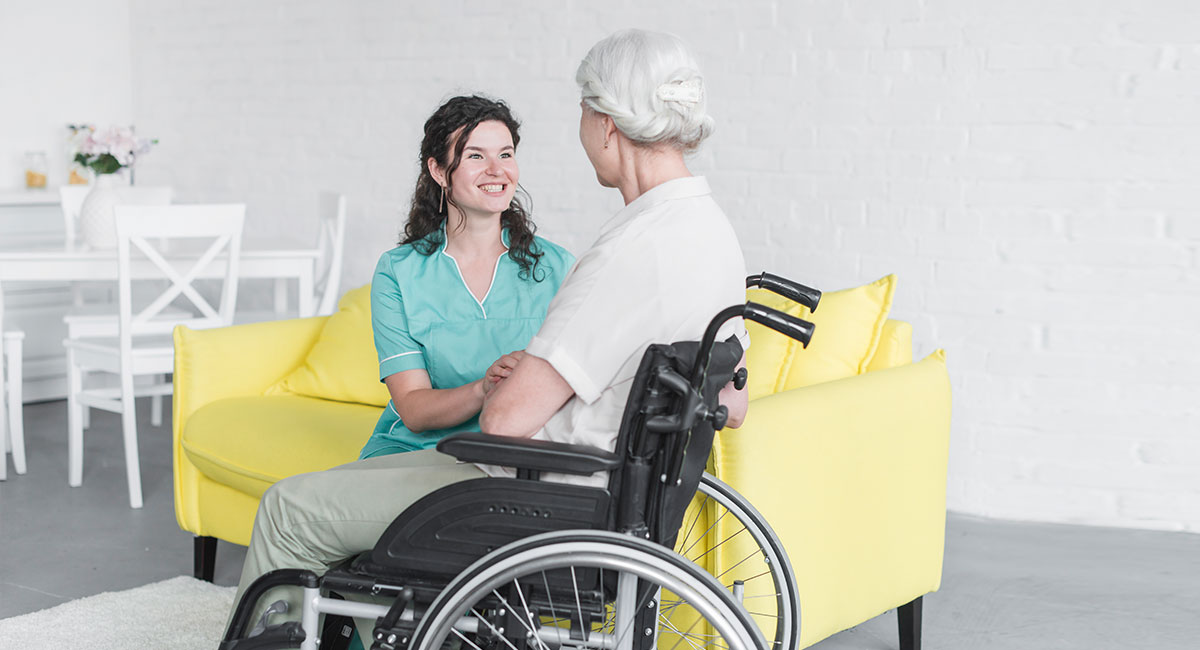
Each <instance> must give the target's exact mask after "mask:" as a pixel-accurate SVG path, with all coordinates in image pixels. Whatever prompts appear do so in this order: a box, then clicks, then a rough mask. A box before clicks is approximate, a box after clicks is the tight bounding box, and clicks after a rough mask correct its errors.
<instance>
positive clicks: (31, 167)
mask: <svg viewBox="0 0 1200 650" xmlns="http://www.w3.org/2000/svg"><path fill="white" fill-rule="evenodd" d="M48 171H49V165H47V164H46V152H45V151H26V152H25V187H27V188H29V189H31V190H35V189H36V190H40V189H45V188H46V173H47V172H48Z"/></svg>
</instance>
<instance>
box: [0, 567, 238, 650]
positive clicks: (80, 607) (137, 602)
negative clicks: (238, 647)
mask: <svg viewBox="0 0 1200 650" xmlns="http://www.w3.org/2000/svg"><path fill="white" fill-rule="evenodd" d="M233 592H234V588H233V587H218V586H216V585H214V584H212V583H208V582H204V581H203V580H197V579H195V578H190V577H186V576H180V577H178V578H171V579H170V580H164V581H162V582H155V583H153V584H148V585H146V586H144V587H137V588H136V589H129V590H128V591H112V592H106V593H103V594H98V595H95V596H89V597H87V598H80V599H79V600H73V601H71V602H69V603H64V604H62V605H59V606H57V607H51V608H50V609H43V610H42V611H40V612H33V613H32V614H25V615H23V616H14V617H12V618H6V619H3V620H0V647H4V648H30V649H39V648H65V647H77V648H89V649H90V650H108V649H110V648H111V649H114V650H115V649H117V648H122V649H124V648H146V649H154V650H157V649H158V648H169V649H171V650H175V649H179V650H191V649H192V648H196V649H197V650H201V649H202V650H212V649H213V648H215V647H217V643H218V642H219V641H220V640H221V635H222V634H223V633H224V629H223V628H224V626H225V617H226V616H228V614H229V608H230V606H231V604H232V603H233Z"/></svg>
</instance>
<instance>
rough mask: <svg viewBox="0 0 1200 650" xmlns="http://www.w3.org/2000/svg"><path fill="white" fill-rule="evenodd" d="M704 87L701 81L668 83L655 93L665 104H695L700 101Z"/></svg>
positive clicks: (691, 80)
mask: <svg viewBox="0 0 1200 650" xmlns="http://www.w3.org/2000/svg"><path fill="white" fill-rule="evenodd" d="M703 92H704V85H703V83H702V82H701V81H700V80H699V79H688V80H687V81H668V82H667V83H665V84H662V85H661V86H659V87H658V89H657V90H655V91H654V96H655V97H658V98H659V99H661V100H662V101H664V102H686V103H689V104H695V103H697V102H699V101H700V97H701V95H702V94H703Z"/></svg>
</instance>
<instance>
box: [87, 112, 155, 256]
mask: <svg viewBox="0 0 1200 650" xmlns="http://www.w3.org/2000/svg"><path fill="white" fill-rule="evenodd" d="M156 142H157V140H150V139H147V138H135V137H134V135H133V129H130V128H126V127H113V128H110V129H107V130H105V131H101V132H99V133H96V132H94V131H90V130H88V131H84V132H82V133H81V141H80V143H79V153H77V154H76V155H75V162H78V163H79V164H81V165H83V166H85V167H88V168H90V169H91V170H92V171H93V172H95V174H96V182H95V184H94V185H93V186H92V191H90V192H88V195H87V196H86V197H84V199H83V205H81V206H80V208H79V232H80V234H81V235H82V236H83V241H84V243H86V244H87V245H88V246H89V247H91V248H115V247H116V246H117V228H116V221H115V218H114V216H113V208H115V207H116V206H117V204H118V203H119V202H120V198H121V195H120V185H122V184H123V183H121V182H119V180H118V179H120V180H122V181H123V180H124V177H123V175H122V174H121V173H120V172H122V171H123V170H125V169H128V168H132V167H133V164H134V163H135V162H136V161H137V158H138V156H139V155H141V154H144V153H146V152H148V151H150V146H151V145H153V144H154V143H156Z"/></svg>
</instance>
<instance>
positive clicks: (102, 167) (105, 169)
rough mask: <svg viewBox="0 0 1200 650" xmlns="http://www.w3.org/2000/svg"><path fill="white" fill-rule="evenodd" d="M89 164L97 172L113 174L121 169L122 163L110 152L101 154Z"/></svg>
mask: <svg viewBox="0 0 1200 650" xmlns="http://www.w3.org/2000/svg"><path fill="white" fill-rule="evenodd" d="M88 166H89V167H91V168H92V170H93V171H95V172H96V173H97V174H113V173H116V172H117V170H119V169H121V163H119V162H117V159H116V157H114V156H113V155H112V154H110V153H106V154H101V155H100V157H99V158H96V159H95V160H93V161H92V162H91V163H89V164H88Z"/></svg>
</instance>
